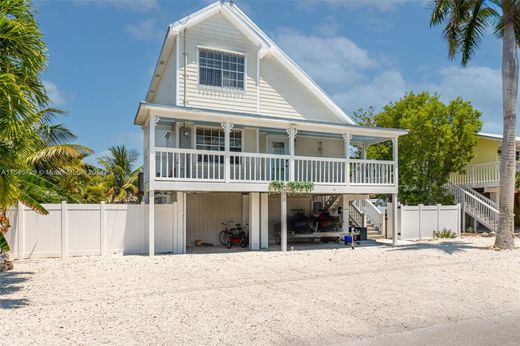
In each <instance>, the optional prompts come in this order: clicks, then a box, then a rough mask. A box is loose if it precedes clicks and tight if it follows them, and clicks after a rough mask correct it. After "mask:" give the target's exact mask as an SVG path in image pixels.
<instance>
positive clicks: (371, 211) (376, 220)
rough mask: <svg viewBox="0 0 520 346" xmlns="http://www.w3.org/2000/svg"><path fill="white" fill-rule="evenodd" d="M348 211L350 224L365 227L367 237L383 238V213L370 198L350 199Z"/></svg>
mask: <svg viewBox="0 0 520 346" xmlns="http://www.w3.org/2000/svg"><path fill="white" fill-rule="evenodd" d="M349 212H350V215H349V217H350V221H351V223H352V224H354V225H356V226H358V227H366V228H367V236H368V239H383V238H384V237H385V214H384V213H383V212H382V211H380V210H379V209H378V208H377V207H376V206H375V205H374V204H373V203H372V202H370V200H368V199H365V200H357V201H352V202H351V203H350V210H349Z"/></svg>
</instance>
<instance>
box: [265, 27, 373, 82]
mask: <svg viewBox="0 0 520 346" xmlns="http://www.w3.org/2000/svg"><path fill="white" fill-rule="evenodd" d="M274 40H275V41H276V42H277V43H278V44H279V45H280V47H282V49H284V50H285V51H286V52H287V54H288V55H289V56H290V57H291V58H292V59H294V60H295V61H296V63H298V64H299V65H300V66H301V67H302V68H303V70H304V71H305V72H307V73H308V74H309V75H311V76H312V78H313V79H314V80H316V82H318V84H320V85H323V86H324V87H327V86H328V87H330V88H337V87H342V86H343V87H347V86H353V85H355V84H356V83H358V82H359V81H360V79H361V78H362V77H363V71H365V70H370V69H374V68H377V67H378V63H377V62H376V61H375V60H374V59H372V57H371V56H370V55H369V54H368V51H367V50H366V49H363V48H360V47H359V46H358V45H357V44H355V43H354V42H353V41H351V40H350V39H348V38H346V37H344V36H332V37H321V36H314V35H310V36H307V35H304V34H302V33H299V32H297V31H294V30H289V29H280V30H279V31H278V32H277V33H275V35H274Z"/></svg>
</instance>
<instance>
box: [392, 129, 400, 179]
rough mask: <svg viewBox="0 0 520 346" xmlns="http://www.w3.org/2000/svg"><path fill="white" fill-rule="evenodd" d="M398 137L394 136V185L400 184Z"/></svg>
mask: <svg viewBox="0 0 520 346" xmlns="http://www.w3.org/2000/svg"><path fill="white" fill-rule="evenodd" d="M398 142H399V141H398V138H397V137H396V138H392V158H393V159H394V185H395V186H397V185H398V184H399V169H398V168H399V148H398Z"/></svg>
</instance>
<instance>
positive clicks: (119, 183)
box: [98, 145, 141, 203]
mask: <svg viewBox="0 0 520 346" xmlns="http://www.w3.org/2000/svg"><path fill="white" fill-rule="evenodd" d="M108 151H109V153H108V154H107V155H104V156H102V157H100V158H99V159H98V162H99V164H100V165H101V166H102V167H103V169H104V170H105V172H106V177H107V185H108V186H107V187H108V190H107V192H106V194H107V196H108V197H109V198H110V202H112V203H113V202H132V201H133V202H135V201H137V192H138V187H137V180H138V175H139V171H140V169H141V167H139V168H137V169H135V170H134V169H133V165H134V162H135V161H137V157H138V154H137V152H136V151H134V150H127V149H126V147H125V146H124V145H121V146H115V147H110V148H109V149H108Z"/></svg>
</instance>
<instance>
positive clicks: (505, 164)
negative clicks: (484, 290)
mask: <svg viewBox="0 0 520 346" xmlns="http://www.w3.org/2000/svg"><path fill="white" fill-rule="evenodd" d="M503 11H504V13H503V15H504V36H503V38H502V43H503V47H502V104H503V112H504V131H503V139H502V154H501V160H500V204H499V206H500V207H499V212H500V217H499V221H498V232H497V237H496V240H495V246H496V247H498V248H500V249H512V248H514V246H515V243H514V238H513V228H514V203H513V202H514V201H513V200H514V189H515V173H516V157H515V153H516V138H515V136H516V106H517V104H516V102H517V93H518V58H517V54H516V49H517V48H516V39H515V30H514V8H513V3H512V0H504V1H503Z"/></svg>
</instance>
